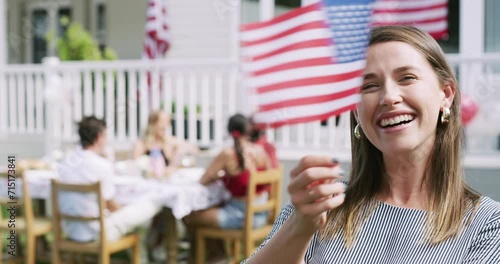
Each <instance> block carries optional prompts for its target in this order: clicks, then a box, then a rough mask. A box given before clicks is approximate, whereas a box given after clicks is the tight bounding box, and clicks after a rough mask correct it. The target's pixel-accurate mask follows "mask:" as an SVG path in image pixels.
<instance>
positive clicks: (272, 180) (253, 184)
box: [244, 165, 283, 237]
mask: <svg viewBox="0 0 500 264" xmlns="http://www.w3.org/2000/svg"><path fill="white" fill-rule="evenodd" d="M282 181H283V166H282V165H280V166H278V168H274V169H268V170H265V171H252V172H251V175H250V180H249V185H248V192H247V194H248V196H247V207H246V215H245V223H244V232H245V235H244V236H245V237H248V235H249V234H250V233H251V232H252V230H253V217H254V214H255V213H258V212H266V211H267V212H268V213H269V215H268V219H267V223H266V226H272V225H273V224H274V221H275V220H276V218H277V216H278V214H279V212H280V209H281V184H282ZM259 185H269V186H270V188H269V199H268V200H267V202H266V203H262V204H258V205H256V204H254V202H255V200H256V198H257V195H256V190H257V186H259Z"/></svg>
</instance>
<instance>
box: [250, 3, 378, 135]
mask: <svg viewBox="0 0 500 264" xmlns="http://www.w3.org/2000/svg"><path fill="white" fill-rule="evenodd" d="M371 4H372V1H371V0H324V1H321V2H319V3H315V4H312V5H308V6H304V7H301V8H298V9H295V10H292V11H290V12H288V13H286V14H283V15H281V16H278V17H276V18H274V19H272V20H270V21H265V22H259V23H252V24H247V25H243V26H242V27H241V53H242V57H243V71H244V74H245V76H246V78H245V80H244V85H245V86H246V88H248V89H249V90H250V92H251V93H253V94H254V96H255V102H256V104H257V108H258V109H257V112H256V113H255V115H254V121H255V123H257V124H258V125H264V126H266V127H279V126H282V125H287V124H296V123H305V122H311V121H317V120H325V119H327V118H328V117H330V116H334V115H338V114H340V113H342V112H344V111H349V110H352V109H354V108H355V106H356V104H357V103H358V102H359V93H358V91H359V87H360V86H361V83H362V77H361V75H362V71H363V68H364V67H365V50H366V47H367V45H368V41H369V30H370V23H371V21H370V19H371V13H372V6H371Z"/></svg>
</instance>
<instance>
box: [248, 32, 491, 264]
mask: <svg viewBox="0 0 500 264" xmlns="http://www.w3.org/2000/svg"><path fill="white" fill-rule="evenodd" d="M366 59H367V65H366V68H365V71H364V81H363V84H362V86H361V101H360V103H359V105H358V107H357V109H356V110H355V111H353V113H352V115H351V128H352V131H353V134H352V137H351V138H352V172H351V175H352V176H351V179H350V181H349V183H348V184H347V186H344V184H343V183H335V180H337V179H338V178H339V177H340V175H339V174H338V170H337V168H336V167H337V165H338V164H337V163H336V162H335V161H332V160H331V158H330V157H322V156H307V157H304V158H303V159H302V160H301V162H300V163H299V164H298V165H297V166H296V167H295V168H294V169H293V170H292V171H291V180H290V184H289V186H288V191H289V193H290V196H291V203H290V204H288V205H286V206H285V208H284V209H283V210H282V213H281V214H280V216H279V217H278V219H277V220H276V223H275V226H274V228H273V230H272V231H271V233H270V234H269V236H268V239H267V240H266V241H264V243H263V244H262V245H261V247H260V248H259V250H258V251H257V252H256V253H255V254H254V255H253V256H252V257H251V258H250V259H249V260H248V261H247V262H248V263H304V262H305V263H339V264H340V263H342V264H345V263H438V264H445V263H446V264H448V263H449V264H452V263H469V264H472V263H478V264H479V263H500V251H499V250H498V245H499V244H500V204H499V203H498V202H495V201H493V200H491V199H490V198H487V197H481V195H480V194H478V193H477V192H475V191H474V190H472V189H471V188H470V187H469V186H467V184H466V183H465V181H464V177H463V176H464V175H463V169H462V165H461V154H462V153H461V151H462V135H463V133H462V124H461V120H460V91H459V89H458V88H457V82H456V79H455V77H454V75H453V72H452V70H451V68H450V67H449V65H448V63H447V62H446V60H445V57H444V54H443V51H442V50H441V48H440V47H439V45H438V44H437V43H436V41H435V40H434V39H432V38H431V37H430V36H429V35H428V34H426V33H424V32H422V31H420V30H418V29H416V28H413V27H402V26H391V27H377V28H374V29H373V31H372V34H371V39H370V44H369V48H368V50H367V57H366ZM283 247H286V248H287V250H286V251H283V250H281V248H283Z"/></svg>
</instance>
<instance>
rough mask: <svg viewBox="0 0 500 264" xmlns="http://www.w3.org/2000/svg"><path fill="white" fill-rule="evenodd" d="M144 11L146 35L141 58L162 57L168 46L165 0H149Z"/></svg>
mask: <svg viewBox="0 0 500 264" xmlns="http://www.w3.org/2000/svg"><path fill="white" fill-rule="evenodd" d="M146 12H147V20H146V37H145V40H144V53H143V58H145V59H156V58H163V57H164V56H165V53H166V52H167V50H168V48H169V47H170V42H169V41H170V39H169V34H168V19H167V6H166V3H165V0H149V2H148V8H147V11H146Z"/></svg>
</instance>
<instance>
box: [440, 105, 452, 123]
mask: <svg viewBox="0 0 500 264" xmlns="http://www.w3.org/2000/svg"><path fill="white" fill-rule="evenodd" d="M450 116H451V112H450V108H448V107H443V111H442V112H441V124H448V123H450Z"/></svg>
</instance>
